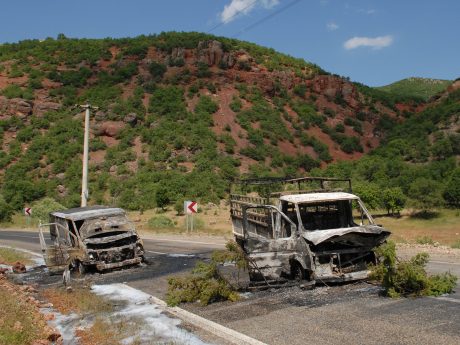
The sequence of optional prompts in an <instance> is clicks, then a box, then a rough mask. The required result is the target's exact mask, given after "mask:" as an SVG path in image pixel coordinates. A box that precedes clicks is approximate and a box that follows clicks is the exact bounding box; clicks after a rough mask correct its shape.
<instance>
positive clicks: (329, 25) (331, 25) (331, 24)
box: [326, 22, 339, 31]
mask: <svg viewBox="0 0 460 345" xmlns="http://www.w3.org/2000/svg"><path fill="white" fill-rule="evenodd" d="M326 27H327V29H328V30H329V31H335V30H337V29H338V28H339V26H338V25H337V24H336V23H334V22H329V23H327V24H326Z"/></svg>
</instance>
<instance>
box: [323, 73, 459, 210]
mask: <svg viewBox="0 0 460 345" xmlns="http://www.w3.org/2000/svg"><path fill="white" fill-rule="evenodd" d="M459 163H460V80H458V79H457V80H456V81H454V82H453V83H452V84H451V85H450V86H449V87H448V88H447V89H446V90H445V91H444V92H441V93H440V94H438V95H437V96H436V97H435V98H433V100H432V101H431V102H430V103H428V104H426V105H425V106H424V109H423V110H422V111H420V112H418V113H414V114H410V115H409V116H408V117H407V119H406V120H405V121H404V122H401V123H398V124H396V125H394V126H392V128H389V129H388V131H387V132H386V136H385V138H384V140H382V141H381V144H380V146H379V147H378V148H377V149H375V150H373V151H372V152H370V153H369V154H368V155H366V156H364V157H362V158H361V159H360V160H357V161H343V162H339V163H337V164H332V165H329V166H328V167H327V169H326V170H323V171H315V173H317V174H324V175H330V176H343V177H352V178H353V180H354V181H355V182H357V183H356V185H355V186H356V190H355V191H356V192H358V193H360V194H361V196H362V197H363V198H364V199H366V202H367V203H368V204H369V205H371V206H370V207H371V208H372V205H382V203H383V204H385V203H386V202H387V201H388V200H391V198H392V197H391V193H393V196H394V195H398V197H397V198H399V200H409V203H408V204H409V206H412V207H417V208H421V209H433V208H436V207H439V206H442V205H445V204H446V203H447V204H449V205H451V206H453V207H457V208H458V207H460V167H459ZM385 200H387V201H385ZM393 201H394V200H393Z"/></svg>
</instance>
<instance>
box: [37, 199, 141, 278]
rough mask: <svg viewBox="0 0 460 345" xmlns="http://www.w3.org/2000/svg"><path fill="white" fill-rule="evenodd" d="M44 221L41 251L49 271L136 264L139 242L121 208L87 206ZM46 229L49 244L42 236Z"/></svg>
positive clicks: (69, 210)
mask: <svg viewBox="0 0 460 345" xmlns="http://www.w3.org/2000/svg"><path fill="white" fill-rule="evenodd" d="M49 217H50V220H49V223H48V224H40V225H39V238H40V245H41V249H42V253H43V256H44V259H45V262H46V265H47V266H48V269H49V271H50V273H58V272H61V271H63V270H65V269H66V268H73V269H76V270H78V272H79V273H81V274H83V273H85V272H86V271H87V269H88V268H95V269H96V270H99V271H103V270H108V269H113V268H118V267H123V266H129V265H135V264H139V263H141V262H142V261H143V259H144V247H143V242H142V240H141V238H140V237H139V235H138V234H137V232H136V230H135V228H134V225H133V224H132V223H131V222H130V221H129V220H128V218H127V216H126V213H125V211H124V210H122V209H121V208H114V207H107V206H90V207H80V208H72V209H68V210H64V211H56V212H52V213H50V216H49ZM44 228H49V234H50V241H51V243H50V244H47V243H46V241H45V236H44V233H43V232H44V231H43V229H44Z"/></svg>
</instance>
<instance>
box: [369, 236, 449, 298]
mask: <svg viewBox="0 0 460 345" xmlns="http://www.w3.org/2000/svg"><path fill="white" fill-rule="evenodd" d="M375 253H376V255H377V257H381V258H382V260H381V262H380V263H379V264H377V265H371V267H370V268H371V276H370V277H371V279H375V280H378V281H379V282H380V283H381V284H382V285H383V288H384V289H385V293H386V295H387V296H389V297H399V296H439V295H442V294H445V293H450V292H452V290H453V289H454V288H455V286H456V282H457V277H456V276H454V275H453V274H451V273H443V274H438V275H434V276H428V275H427V273H426V271H425V266H426V264H427V263H428V259H429V255H428V254H427V253H418V254H417V255H415V256H414V257H412V258H411V259H410V260H407V261H404V260H403V261H398V260H397V258H396V245H395V243H394V242H392V241H388V242H387V243H385V244H383V245H382V246H380V247H379V248H377V249H376V250H375Z"/></svg>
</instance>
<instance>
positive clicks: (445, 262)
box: [428, 260, 460, 266]
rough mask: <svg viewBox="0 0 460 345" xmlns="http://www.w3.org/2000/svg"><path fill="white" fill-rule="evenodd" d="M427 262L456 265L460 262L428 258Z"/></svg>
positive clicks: (459, 264)
mask: <svg viewBox="0 0 460 345" xmlns="http://www.w3.org/2000/svg"><path fill="white" fill-rule="evenodd" d="M428 263H433V264H443V265H458V266H460V262H447V261H435V260H430V261H428Z"/></svg>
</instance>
